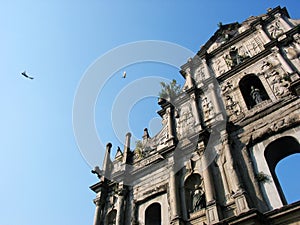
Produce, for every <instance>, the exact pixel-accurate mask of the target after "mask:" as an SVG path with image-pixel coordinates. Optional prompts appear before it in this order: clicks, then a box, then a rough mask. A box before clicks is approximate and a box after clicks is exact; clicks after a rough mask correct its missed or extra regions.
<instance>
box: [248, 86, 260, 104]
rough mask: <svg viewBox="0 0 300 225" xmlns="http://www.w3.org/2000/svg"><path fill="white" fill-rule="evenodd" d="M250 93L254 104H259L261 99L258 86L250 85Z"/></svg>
mask: <svg viewBox="0 0 300 225" xmlns="http://www.w3.org/2000/svg"><path fill="white" fill-rule="evenodd" d="M250 95H251V97H252V99H253V100H254V102H255V104H259V103H261V102H262V101H263V100H262V97H261V93H260V90H259V89H258V88H255V87H254V86H251V92H250Z"/></svg>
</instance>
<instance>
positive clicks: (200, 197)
mask: <svg viewBox="0 0 300 225" xmlns="http://www.w3.org/2000/svg"><path fill="white" fill-rule="evenodd" d="M191 199H192V212H196V211H198V210H200V209H203V208H205V206H206V199H205V193H204V191H203V189H202V188H201V186H200V185H198V184H196V185H195V189H194V190H191Z"/></svg>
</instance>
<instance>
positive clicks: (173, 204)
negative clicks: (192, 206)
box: [169, 168, 179, 221]
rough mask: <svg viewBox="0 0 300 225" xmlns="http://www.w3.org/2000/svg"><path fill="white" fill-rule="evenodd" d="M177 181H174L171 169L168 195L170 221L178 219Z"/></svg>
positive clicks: (173, 173)
mask: <svg viewBox="0 0 300 225" xmlns="http://www.w3.org/2000/svg"><path fill="white" fill-rule="evenodd" d="M177 188H178V186H177V181H176V174H175V172H174V171H173V168H172V169H171V172H170V176H169V194H170V196H169V197H170V208H171V221H174V220H176V219H177V218H178V217H179V213H178V205H179V204H178V203H179V202H178V193H177Z"/></svg>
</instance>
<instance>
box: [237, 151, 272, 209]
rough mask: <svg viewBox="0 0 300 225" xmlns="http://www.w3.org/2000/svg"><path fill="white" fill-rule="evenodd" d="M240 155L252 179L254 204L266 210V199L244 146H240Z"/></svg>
mask: <svg viewBox="0 0 300 225" xmlns="http://www.w3.org/2000/svg"><path fill="white" fill-rule="evenodd" d="M242 155H243V159H244V161H245V164H246V167H247V171H248V173H249V178H250V179H251V180H252V181H253V189H254V192H255V196H256V198H257V201H256V205H257V206H258V209H260V210H261V211H266V210H267V209H268V206H267V205H266V201H265V199H264V197H263V194H262V192H261V189H260V186H259V183H258V182H257V180H256V177H255V173H254V166H253V163H252V160H251V157H250V155H249V153H248V151H247V147H246V146H245V147H243V148H242Z"/></svg>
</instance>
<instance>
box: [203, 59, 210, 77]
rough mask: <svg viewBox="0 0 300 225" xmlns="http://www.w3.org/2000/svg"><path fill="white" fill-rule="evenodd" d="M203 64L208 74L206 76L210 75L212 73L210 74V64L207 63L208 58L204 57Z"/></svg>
mask: <svg viewBox="0 0 300 225" xmlns="http://www.w3.org/2000/svg"><path fill="white" fill-rule="evenodd" d="M202 64H203V66H204V72H205V74H206V76H205V77H210V76H211V74H210V71H209V67H208V65H207V62H206V59H202Z"/></svg>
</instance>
